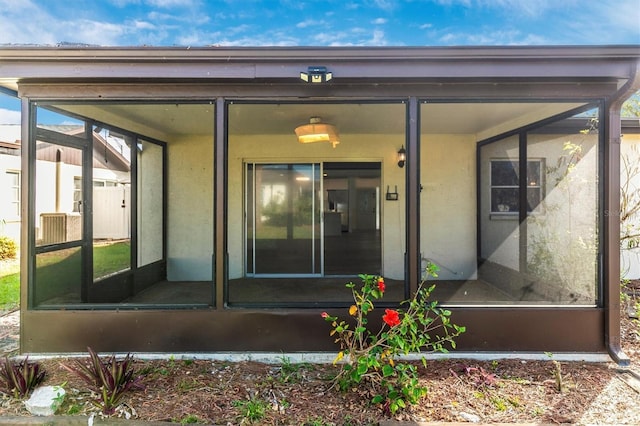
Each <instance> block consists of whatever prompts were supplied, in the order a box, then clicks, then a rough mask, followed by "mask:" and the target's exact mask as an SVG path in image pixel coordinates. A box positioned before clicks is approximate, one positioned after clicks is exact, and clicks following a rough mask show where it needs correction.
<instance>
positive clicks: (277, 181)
mask: <svg viewBox="0 0 640 426" xmlns="http://www.w3.org/2000/svg"><path fill="white" fill-rule="evenodd" d="M320 177H321V174H320V165H319V164H249V165H248V167H247V178H248V179H247V180H248V188H247V196H248V197H247V206H248V213H247V237H248V240H249V241H248V242H247V248H248V251H249V253H248V257H247V272H248V273H253V274H255V275H264V274H267V275H281V274H282V275H286V274H296V275H309V274H321V273H322V270H321V265H322V259H321V253H322V250H321V244H322V239H321V238H320V235H321V233H320V197H319V194H320V184H321V179H320Z"/></svg>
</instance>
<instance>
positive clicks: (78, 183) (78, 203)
mask: <svg viewBox="0 0 640 426" xmlns="http://www.w3.org/2000/svg"><path fill="white" fill-rule="evenodd" d="M73 211H74V212H75V213H81V212H82V178H81V177H80V176H75V177H74V178H73Z"/></svg>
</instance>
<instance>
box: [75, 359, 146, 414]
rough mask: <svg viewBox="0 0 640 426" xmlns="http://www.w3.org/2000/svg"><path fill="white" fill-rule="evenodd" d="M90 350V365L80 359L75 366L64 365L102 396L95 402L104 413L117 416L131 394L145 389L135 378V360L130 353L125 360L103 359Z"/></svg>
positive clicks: (139, 378)
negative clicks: (116, 410) (121, 403)
mask: <svg viewBox="0 0 640 426" xmlns="http://www.w3.org/2000/svg"><path fill="white" fill-rule="evenodd" d="M87 350H88V351H89V362H88V363H87V362H86V361H83V360H77V361H76V363H75V365H74V366H71V367H70V366H66V365H65V366H64V367H65V368H66V369H67V370H69V371H71V372H73V373H75V374H76V375H78V377H80V378H81V379H82V380H84V381H85V383H87V385H89V387H90V389H91V390H92V391H94V392H96V393H97V394H98V395H99V399H98V400H97V401H93V403H94V404H95V405H96V406H97V407H98V408H100V409H101V410H102V413H103V414H107V415H109V414H113V412H114V411H115V409H116V408H117V407H118V405H119V404H120V402H121V401H122V399H123V398H124V396H125V395H126V393H127V392H129V391H131V390H134V389H141V388H142V385H141V383H140V382H141V377H140V376H135V370H134V368H133V357H132V356H131V355H130V354H127V355H126V356H125V357H124V358H123V359H121V360H118V359H116V356H115V355H111V356H108V357H106V358H104V359H103V358H101V357H100V356H99V355H98V354H97V353H96V352H95V351H94V350H93V349H91V348H87Z"/></svg>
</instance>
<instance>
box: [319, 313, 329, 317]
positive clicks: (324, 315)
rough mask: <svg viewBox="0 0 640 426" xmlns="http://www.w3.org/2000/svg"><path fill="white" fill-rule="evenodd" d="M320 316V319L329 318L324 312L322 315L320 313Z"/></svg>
mask: <svg viewBox="0 0 640 426" xmlns="http://www.w3.org/2000/svg"><path fill="white" fill-rule="evenodd" d="M320 316H321V317H322V318H327V317H328V316H329V314H328V313H326V312H323V313H321V314H320Z"/></svg>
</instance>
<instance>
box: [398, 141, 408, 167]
mask: <svg viewBox="0 0 640 426" xmlns="http://www.w3.org/2000/svg"><path fill="white" fill-rule="evenodd" d="M406 160H407V151H405V149H404V145H402V148H400V149H399V150H398V167H400V168H403V167H404V162H405V161H406Z"/></svg>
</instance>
